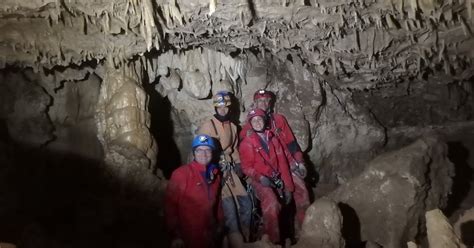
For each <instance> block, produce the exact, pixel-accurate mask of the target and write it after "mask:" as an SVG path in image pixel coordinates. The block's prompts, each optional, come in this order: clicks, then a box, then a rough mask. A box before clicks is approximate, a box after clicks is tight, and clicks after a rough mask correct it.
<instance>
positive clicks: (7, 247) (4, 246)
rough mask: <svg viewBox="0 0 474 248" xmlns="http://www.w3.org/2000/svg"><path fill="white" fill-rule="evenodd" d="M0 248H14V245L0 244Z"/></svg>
mask: <svg viewBox="0 0 474 248" xmlns="http://www.w3.org/2000/svg"><path fill="white" fill-rule="evenodd" d="M0 248H16V245H14V244H12V243H3V242H0Z"/></svg>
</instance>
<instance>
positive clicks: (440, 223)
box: [425, 209, 461, 248]
mask: <svg viewBox="0 0 474 248" xmlns="http://www.w3.org/2000/svg"><path fill="white" fill-rule="evenodd" d="M425 216H426V228H427V233H428V242H429V244H430V248H459V247H461V242H460V241H459V238H458V237H457V236H456V234H455V233H454V229H453V227H452V226H451V224H449V222H448V219H447V218H446V216H444V214H443V213H442V212H441V210H439V209H433V210H430V211H428V212H426V214H425Z"/></svg>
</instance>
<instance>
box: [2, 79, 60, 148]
mask: <svg viewBox="0 0 474 248" xmlns="http://www.w3.org/2000/svg"><path fill="white" fill-rule="evenodd" d="M20 75H21V74H18V76H15V75H13V76H12V75H5V76H4V77H2V79H3V80H4V82H5V84H6V85H3V86H2V88H3V89H2V92H1V93H0V99H1V100H0V103H1V104H2V107H1V109H0V117H2V118H5V120H6V124H7V126H8V128H7V129H8V133H9V135H10V137H11V138H12V139H14V140H15V141H16V142H19V143H21V144H24V145H27V146H41V145H44V144H47V143H48V142H49V141H51V140H52V139H53V138H54V135H53V129H54V127H53V125H52V123H51V120H50V119H49V116H48V113H47V110H48V108H49V106H50V105H51V103H52V99H51V96H50V95H48V93H47V92H46V91H45V90H44V89H43V88H42V87H41V86H40V85H38V84H37V83H36V81H25V79H24V78H22V77H21V76H20Z"/></svg>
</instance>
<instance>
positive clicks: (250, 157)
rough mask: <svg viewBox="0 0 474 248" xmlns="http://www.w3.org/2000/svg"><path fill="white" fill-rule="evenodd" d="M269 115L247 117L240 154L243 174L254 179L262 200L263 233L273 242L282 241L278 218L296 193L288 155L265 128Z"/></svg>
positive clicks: (258, 112)
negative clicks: (287, 158)
mask: <svg viewBox="0 0 474 248" xmlns="http://www.w3.org/2000/svg"><path fill="white" fill-rule="evenodd" d="M266 118H267V117H266V114H265V112H263V110H261V109H254V110H251V111H250V112H249V113H248V115H247V123H248V124H249V125H250V128H251V129H250V130H248V132H246V134H245V137H244V138H243V139H242V141H241V143H240V146H239V152H240V158H241V162H242V170H243V172H244V173H245V174H246V175H247V176H249V177H250V178H251V179H252V182H251V184H252V187H253V188H254V190H255V193H256V195H257V198H258V199H259V200H260V204H261V209H262V215H263V216H262V217H263V232H264V234H267V235H268V236H269V238H270V241H272V242H274V243H278V242H279V241H280V228H279V217H280V216H279V215H280V210H281V208H282V204H289V203H290V202H291V201H292V194H293V192H294V190H295V186H294V184H293V179H292V177H291V173H290V169H289V166H288V163H287V160H286V155H285V151H284V148H283V146H282V144H281V143H280V140H279V139H278V138H277V137H276V136H274V135H273V133H272V132H271V131H270V130H268V129H267V128H266V122H267V120H266Z"/></svg>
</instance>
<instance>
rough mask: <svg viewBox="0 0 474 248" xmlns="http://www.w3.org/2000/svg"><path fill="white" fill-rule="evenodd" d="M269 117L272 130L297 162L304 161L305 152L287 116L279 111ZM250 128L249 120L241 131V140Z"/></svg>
mask: <svg viewBox="0 0 474 248" xmlns="http://www.w3.org/2000/svg"><path fill="white" fill-rule="evenodd" d="M269 117H270V123H269V126H270V130H271V131H272V132H273V133H274V134H275V135H276V136H278V138H279V139H280V140H281V142H282V144H284V145H286V148H287V149H288V151H289V152H290V153H291V155H292V157H293V158H294V160H296V161H297V162H303V153H302V152H301V150H300V147H299V146H298V142H297V141H296V138H295V136H294V135H293V132H292V131H291V128H290V125H289V124H288V121H287V120H286V118H285V116H283V115H281V114H277V113H272V114H270V115H269ZM248 130H252V128H251V127H250V124H249V123H248V122H247V123H246V124H245V125H244V126H243V127H242V131H240V134H239V136H240V139H241V140H242V139H243V138H244V137H245V135H246V133H247V131H248ZM290 162H291V161H290Z"/></svg>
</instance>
